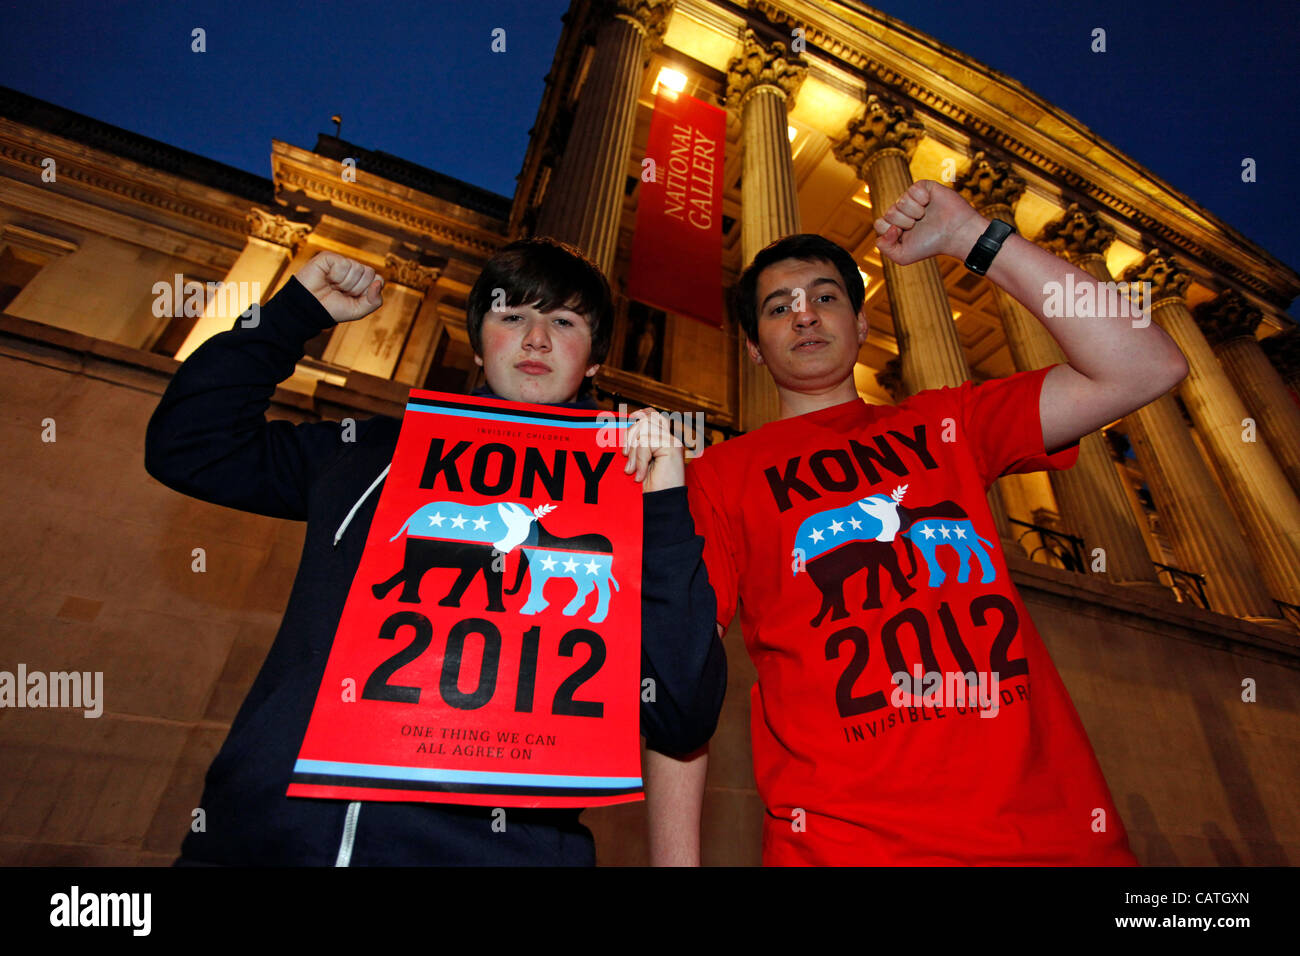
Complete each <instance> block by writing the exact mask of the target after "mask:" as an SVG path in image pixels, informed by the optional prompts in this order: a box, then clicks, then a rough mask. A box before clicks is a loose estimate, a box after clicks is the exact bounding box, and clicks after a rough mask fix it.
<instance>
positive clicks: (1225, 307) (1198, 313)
mask: <svg viewBox="0 0 1300 956" xmlns="http://www.w3.org/2000/svg"><path fill="white" fill-rule="evenodd" d="M1192 318H1194V319H1195V320H1196V324H1197V325H1198V326H1199V327H1200V329H1201V332H1203V333H1204V334H1205V339H1206V341H1208V342H1209V343H1210V345H1212V346H1218V345H1222V344H1223V343H1224V342H1229V341H1231V340H1232V339H1240V338H1246V339H1251V340H1252V341H1253V340H1254V338H1255V327H1256V326H1257V325H1259V323H1260V322H1262V321H1263V320H1264V313H1263V312H1261V311H1260V310H1259V309H1257V308H1255V306H1253V305H1251V304H1250V303H1249V302H1247V301H1246V299H1245V297H1244V296H1243V295H1242V294H1241V293H1240V292H1238V291H1237V290H1236V289H1225V290H1224V291H1223V292H1220V293H1219V294H1218V295H1217V296H1215V297H1214V298H1213V299H1211V300H1210V301H1208V302H1202V303H1201V304H1200V305H1198V306H1197V307H1196V308H1194V309H1192Z"/></svg>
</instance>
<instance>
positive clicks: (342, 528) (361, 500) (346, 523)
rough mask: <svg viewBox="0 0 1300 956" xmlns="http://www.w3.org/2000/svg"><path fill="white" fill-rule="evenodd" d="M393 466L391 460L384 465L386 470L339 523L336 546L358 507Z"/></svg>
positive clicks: (335, 535) (335, 540) (335, 537)
mask: <svg viewBox="0 0 1300 956" xmlns="http://www.w3.org/2000/svg"><path fill="white" fill-rule="evenodd" d="M392 467H393V463H392V462H391V461H390V462H389V463H388V464H387V465H385V466H384V470H383V471H381V472H380V473H379V477H378V478H376V479H375V480H374V481H372V482H371V483H370V487H369V488H367V489H366V493H365V494H364V495H362V496H361V497H360V498H358V499H357V503H356V504H354V505H353V506H352V510H351V511H349V512H348V516H347V517H346V518H344V519H343V523H342V524H341V525H339V530H338V531H336V532H335V533H334V547H336V548H337V547H338V545H339V539H340V538H342V537H343V532H344V531H346V530H347V528H348V525H349V524H351V522H352V516H353V515H354V514H356V513H357V509H358V508H360V507H361V502H363V501H365V500H366V499H367V498H369V497H370V492H372V491H374V490H375V488H377V487H378V486H379V483H380V482H381V481H383V480H384V476H385V475H387V474H388V469H389V468H392Z"/></svg>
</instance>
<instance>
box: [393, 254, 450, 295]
mask: <svg viewBox="0 0 1300 956" xmlns="http://www.w3.org/2000/svg"><path fill="white" fill-rule="evenodd" d="M446 265H447V261H446V260H445V259H443V260H442V264H441V265H434V264H432V263H424V264H422V263H420V262H418V261H416V260H415V259H408V258H407V257H405V256H399V255H396V254H394V253H392V252H390V253H388V254H387V255H386V256H384V270H383V277H384V281H385V282H394V283H396V284H397V285H404V286H406V287H407V288H408V289H414V290H415V291H416V292H419V293H421V294H423V293H425V292H428V291H429V289H430V288H431V287H432V286H433V284H434V283H435V282H437V281H438V277H439V276H441V275H442V270H443V269H444V268H446Z"/></svg>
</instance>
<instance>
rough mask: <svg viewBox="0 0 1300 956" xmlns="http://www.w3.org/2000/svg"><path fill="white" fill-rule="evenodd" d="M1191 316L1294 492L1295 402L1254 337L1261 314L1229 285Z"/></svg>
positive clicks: (1299, 458)
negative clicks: (1229, 287) (1228, 287)
mask: <svg viewBox="0 0 1300 956" xmlns="http://www.w3.org/2000/svg"><path fill="white" fill-rule="evenodd" d="M1192 317H1193V318H1195V319H1196V324H1197V326H1199V327H1200V330H1201V332H1202V333H1204V335H1205V338H1206V341H1208V342H1209V343H1210V346H1211V348H1213V349H1214V354H1215V355H1216V356H1217V357H1218V359H1219V364H1220V365H1222V366H1223V370H1224V371H1225V372H1226V373H1227V374H1228V380H1229V381H1230V382H1231V383H1232V386H1233V388H1234V389H1235V390H1236V392H1237V394H1238V395H1240V396H1241V398H1242V400H1243V401H1244V402H1245V403H1246V408H1247V409H1248V410H1249V411H1250V413H1251V415H1252V416H1253V417H1254V419H1255V423H1256V427H1257V428H1258V430H1259V432H1260V434H1262V435H1263V436H1264V440H1265V441H1266V442H1267V443H1268V446H1269V448H1271V449H1272V450H1273V454H1274V455H1276V456H1277V461H1278V464H1279V465H1281V466H1282V470H1283V472H1285V473H1286V477H1287V480H1288V481H1289V482H1290V483H1291V490H1292V491H1297V492H1300V405H1297V404H1296V401H1295V399H1294V398H1293V397H1292V396H1291V390H1290V389H1289V388H1287V385H1286V383H1285V382H1284V381H1282V376H1281V375H1279V374H1278V371H1277V369H1275V368H1274V367H1273V365H1272V363H1270V362H1269V360H1268V356H1266V355H1265V354H1264V350H1263V349H1262V348H1261V347H1260V344H1259V342H1258V340H1256V338H1255V327H1256V326H1258V325H1259V323H1260V322H1261V321H1262V320H1263V318H1264V314H1263V313H1262V312H1260V311H1259V309H1256V308H1255V307H1253V306H1252V305H1250V303H1248V302H1247V301H1246V300H1245V299H1244V298H1243V297H1242V295H1241V294H1240V293H1239V292H1237V291H1236V290H1233V289H1229V290H1227V291H1226V292H1223V293H1221V294H1220V295H1219V296H1218V297H1217V298H1215V299H1213V300H1211V301H1209V302H1202V303H1201V304H1200V305H1198V306H1197V307H1196V308H1195V309H1193V310H1192Z"/></svg>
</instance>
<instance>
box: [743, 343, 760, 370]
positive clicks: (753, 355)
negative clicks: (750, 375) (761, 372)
mask: <svg viewBox="0 0 1300 956" xmlns="http://www.w3.org/2000/svg"><path fill="white" fill-rule="evenodd" d="M745 348H746V349H747V350H748V351H749V359H750V361H751V362H753V363H754V364H755V365H762V364H763V353H762V352H760V351H759V350H758V346H757V345H755V344H754V343H753V342H751V341H750V340H749V339H748V337H746V339H745Z"/></svg>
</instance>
